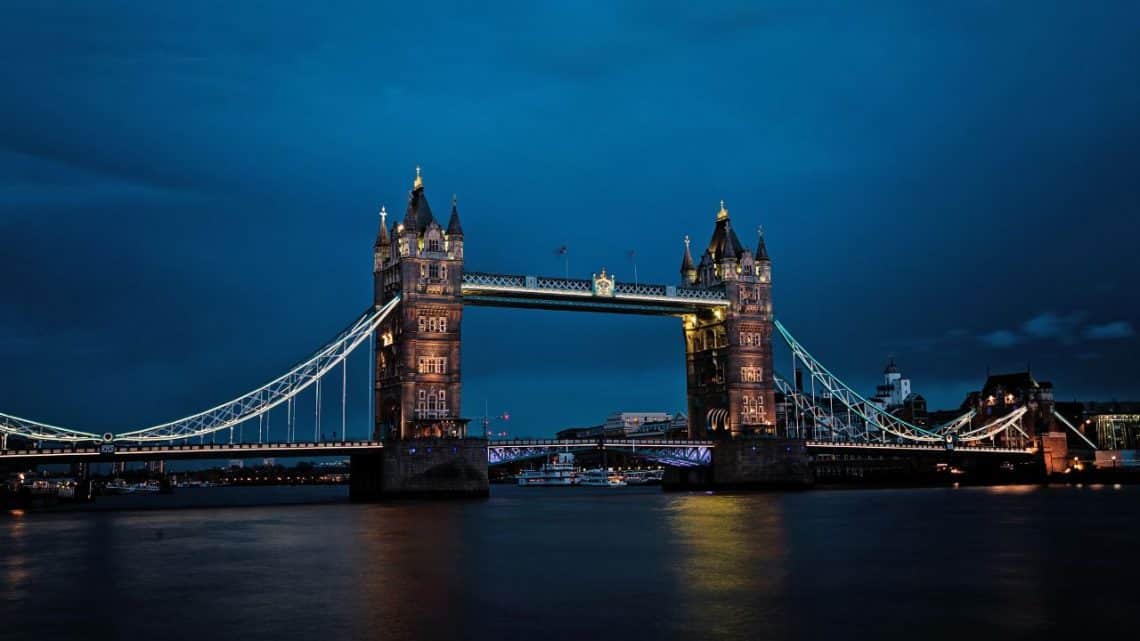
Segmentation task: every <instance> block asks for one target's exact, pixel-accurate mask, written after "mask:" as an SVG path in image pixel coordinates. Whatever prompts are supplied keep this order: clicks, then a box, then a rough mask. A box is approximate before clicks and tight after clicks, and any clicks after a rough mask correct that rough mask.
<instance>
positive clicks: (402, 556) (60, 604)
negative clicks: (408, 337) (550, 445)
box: [0, 486, 1140, 641]
mask: <svg viewBox="0 0 1140 641" xmlns="http://www.w3.org/2000/svg"><path fill="white" fill-rule="evenodd" d="M345 496H346V489H345V488H344V487H308V488H289V487H281V488H211V489H185V490H179V491H178V492H177V493H176V494H175V495H173V496H169V497H158V496H155V497H113V500H112V501H104V502H102V503H101V505H102V506H106V505H112V506H121V507H130V506H133V507H139V506H145V505H148V504H157V505H181V506H189V505H195V504H196V505H218V504H226V505H228V506H229V507H183V509H162V510H144V509H131V510H98V511H93V512H57V513H29V514H25V515H22V516H18V515H8V516H5V517H2V518H0V540H2V541H3V543H2V552H0V586H2V588H3V589H2V600H0V629H2V630H3V631H4V634H3V635H0V636H3V638H5V639H36V640H38V641H41V640H44V639H68V640H72V639H126V638H149V637H154V636H155V635H156V633H157V631H158V630H162V631H163V632H162V633H161V634H160V635H157V636H158V637H159V638H162V639H211V638H212V639H240V640H254V639H273V640H281V639H322V640H325V639H328V640H332V639H393V640H412V639H496V640H510V639H528V640H535V639H581V640H583V641H585V640H588V639H598V638H605V639H812V638H820V639H822V638H827V639H856V638H871V639H915V638H922V639H924V640H926V639H971V638H973V639H996V638H1003V639H1023V638H1041V636H1042V635H1048V636H1050V637H1057V638H1063V637H1068V636H1077V635H1080V636H1091V635H1096V634H1100V633H1106V632H1124V631H1127V630H1128V629H1132V630H1133V631H1134V630H1135V629H1136V625H1137V623H1136V622H1137V614H1136V610H1135V609H1134V605H1133V601H1134V598H1133V595H1134V594H1135V590H1136V587H1137V584H1138V582H1140V555H1138V554H1137V551H1136V541H1137V536H1138V535H1140V488H1137V487H1132V486H1125V487H1122V488H1120V487H1113V486H1089V487H1082V488H1076V487H1049V488H1043V487H1028V486H1027V487H995V488H968V489H967V488H963V489H905V490H835V491H831V490H817V491H811V492H798V493H762V494H719V495H710V494H669V493H662V492H660V491H659V490H657V489H651V488H621V489H609V488H541V489H540V488H517V487H513V486H495V487H493V488H492V495H491V498H490V499H488V500H480V501H466V502H407V503H389V504H367V505H354V504H350V503H348V502H347V501H346V499H345ZM291 501H304V503H301V504H283V502H291ZM275 503H276V504H275Z"/></svg>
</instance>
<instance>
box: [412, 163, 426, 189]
mask: <svg viewBox="0 0 1140 641" xmlns="http://www.w3.org/2000/svg"><path fill="white" fill-rule="evenodd" d="M423 186H424V179H423V176H420V166H419V165H416V180H415V181H414V182H413V183H412V189H423Z"/></svg>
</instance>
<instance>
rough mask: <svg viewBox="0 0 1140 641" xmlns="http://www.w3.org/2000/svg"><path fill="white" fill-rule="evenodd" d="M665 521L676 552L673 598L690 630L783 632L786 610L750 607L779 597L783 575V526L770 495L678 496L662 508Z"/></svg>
mask: <svg viewBox="0 0 1140 641" xmlns="http://www.w3.org/2000/svg"><path fill="white" fill-rule="evenodd" d="M668 523H669V526H670V528H671V529H672V530H673V537H674V539H675V542H676V546H677V552H678V553H677V556H676V564H677V571H678V579H679V587H680V592H681V598H680V599H679V602H680V603H681V604H682V607H683V608H684V614H683V619H684V620H685V621H686V623H687V624H690V625H692V628H693V629H692V632H693V633H694V634H700V635H701V636H702V637H703V638H715V637H719V636H725V637H729V636H732V637H735V636H739V635H740V634H746V635H748V636H749V637H755V635H757V634H760V636H763V637H764V638H783V637H786V636H787V629H788V628H787V621H786V620H785V618H784V616H783V614H784V613H786V609H784V608H777V607H764V606H763V605H761V607H756V605H757V603H758V602H759V603H761V604H764V603H765V602H768V603H772V602H774V601H776V600H779V599H780V598H782V597H783V595H784V590H785V584H786V580H787V576H788V550H787V544H786V532H785V528H784V524H783V519H782V510H781V507H780V504H779V502H778V500H777V499H775V498H773V497H772V496H768V495H756V494H751V495H715V496H711V495H689V496H680V497H678V498H677V500H676V501H675V502H674V503H673V505H672V506H671V507H670V509H669V518H668ZM756 568H762V570H761V571H759V572H757V571H756ZM694 638H695V637H694Z"/></svg>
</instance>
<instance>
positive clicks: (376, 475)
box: [349, 438, 489, 501]
mask: <svg viewBox="0 0 1140 641" xmlns="http://www.w3.org/2000/svg"><path fill="white" fill-rule="evenodd" d="M351 466H352V469H351V478H350V481H349V496H350V497H351V498H352V500H354V501H374V500H378V499H388V498H417V497H419V498H482V497H486V496H487V495H488V494H489V485H488V481H487V441H486V440H484V439H478V438H462V439H456V438H431V439H429V438H423V439H406V440H390V441H388V442H386V443H385V444H384V449H383V450H382V451H381V452H379V453H377V454H357V455H354V456H353V457H352V459H351Z"/></svg>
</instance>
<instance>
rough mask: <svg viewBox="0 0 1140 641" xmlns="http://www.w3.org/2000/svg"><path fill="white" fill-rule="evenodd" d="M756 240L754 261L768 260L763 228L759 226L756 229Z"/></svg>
mask: <svg viewBox="0 0 1140 641" xmlns="http://www.w3.org/2000/svg"><path fill="white" fill-rule="evenodd" d="M756 235H757V237H758V240H757V241H756V260H769V258H768V246H767V245H765V244H764V226H763V225H760V227H758V228H757V229H756Z"/></svg>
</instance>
